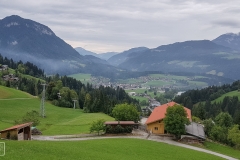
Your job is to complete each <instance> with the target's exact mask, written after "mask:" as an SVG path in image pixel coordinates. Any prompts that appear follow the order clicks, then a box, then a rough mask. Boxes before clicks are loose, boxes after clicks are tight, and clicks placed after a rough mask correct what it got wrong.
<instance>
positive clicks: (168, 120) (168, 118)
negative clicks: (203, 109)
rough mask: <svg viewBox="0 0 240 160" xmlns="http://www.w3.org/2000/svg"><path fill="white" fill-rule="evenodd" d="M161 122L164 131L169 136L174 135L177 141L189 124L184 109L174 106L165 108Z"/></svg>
mask: <svg viewBox="0 0 240 160" xmlns="http://www.w3.org/2000/svg"><path fill="white" fill-rule="evenodd" d="M163 122H164V125H165V130H166V131H167V132H168V133H170V134H174V135H175V136H176V138H177V139H179V138H180V136H181V135H182V134H185V125H187V124H189V123H190V122H189V120H188V118H187V113H186V111H185V110H184V107H183V106H181V105H176V104H175V105H174V106H172V107H168V108H167V113H166V115H165V118H164V119H163Z"/></svg>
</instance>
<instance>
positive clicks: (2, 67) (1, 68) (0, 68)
mask: <svg viewBox="0 0 240 160" xmlns="http://www.w3.org/2000/svg"><path fill="white" fill-rule="evenodd" d="M7 69H8V65H0V71H5V70H7Z"/></svg>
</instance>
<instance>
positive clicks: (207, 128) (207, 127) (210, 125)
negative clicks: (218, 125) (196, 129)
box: [203, 118, 215, 136]
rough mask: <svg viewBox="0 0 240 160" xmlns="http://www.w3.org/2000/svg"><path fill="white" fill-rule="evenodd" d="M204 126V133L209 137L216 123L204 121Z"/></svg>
mask: <svg viewBox="0 0 240 160" xmlns="http://www.w3.org/2000/svg"><path fill="white" fill-rule="evenodd" d="M203 124H204V131H205V133H206V135H207V136H209V135H210V132H211V130H212V128H213V126H214V125H215V123H214V122H213V120H212V119H211V118H210V119H206V120H204V121H203Z"/></svg>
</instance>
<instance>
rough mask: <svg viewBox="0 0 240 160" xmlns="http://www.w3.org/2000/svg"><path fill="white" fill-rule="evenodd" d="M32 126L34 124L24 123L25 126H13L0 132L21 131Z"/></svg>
mask: <svg viewBox="0 0 240 160" xmlns="http://www.w3.org/2000/svg"><path fill="white" fill-rule="evenodd" d="M30 125H32V122H28V123H24V124H18V125H16V126H12V127H10V128H7V129H4V130H2V131H0V132H3V131H9V130H13V129H21V128H24V127H26V126H30Z"/></svg>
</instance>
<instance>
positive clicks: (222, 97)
mask: <svg viewBox="0 0 240 160" xmlns="http://www.w3.org/2000/svg"><path fill="white" fill-rule="evenodd" d="M227 96H228V97H233V96H237V97H238V99H240V92H239V91H237V90H236V91H232V92H228V93H226V94H223V95H222V96H221V97H219V98H217V99H215V100H214V101H212V103H213V102H222V101H223V99H224V97H227Z"/></svg>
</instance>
